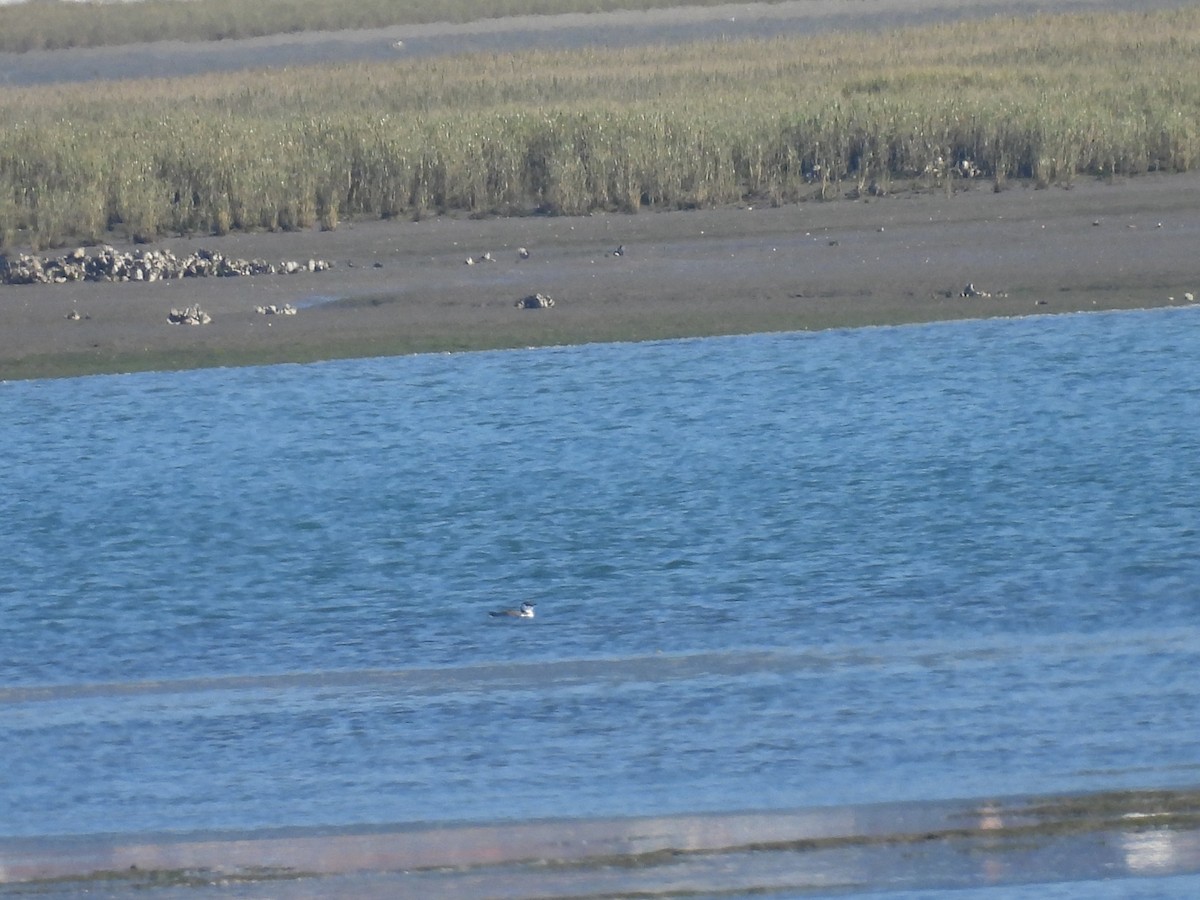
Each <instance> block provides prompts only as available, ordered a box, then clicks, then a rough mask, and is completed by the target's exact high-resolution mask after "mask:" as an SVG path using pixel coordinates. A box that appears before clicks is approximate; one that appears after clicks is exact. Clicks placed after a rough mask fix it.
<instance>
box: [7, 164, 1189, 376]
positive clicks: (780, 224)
mask: <svg viewBox="0 0 1200 900" xmlns="http://www.w3.org/2000/svg"><path fill="white" fill-rule="evenodd" d="M955 186H956V188H957V189H956V191H955V192H954V193H952V194H951V193H947V192H946V191H944V190H940V189H937V190H932V191H927V192H921V191H920V190H916V191H911V190H910V191H904V192H901V193H897V194H895V195H891V196H887V197H882V198H871V199H859V200H850V199H840V200H836V201H827V202H822V201H818V200H812V201H808V202H804V203H800V204H797V205H794V206H788V207H782V208H776V209H769V208H757V207H754V208H752V207H748V206H746V207H738V208H725V209H716V210H696V211H675V212H642V213H638V214H635V215H628V214H603V215H602V214H597V215H591V216H587V217H579V218H567V217H561V218H548V217H535V216H530V217H524V218H514V219H492V220H472V219H466V218H441V219H432V220H427V221H422V222H410V221H390V222H385V221H368V222H351V223H343V224H342V226H341V227H340V228H339V229H338V230H337V231H334V232H326V233H322V232H320V231H317V230H312V231H305V232H293V233H275V234H266V233H264V234H251V235H233V236H226V237H222V238H201V237H196V238H190V239H184V238H179V239H172V240H165V241H162V242H161V243H160V244H156V245H155V246H156V247H166V248H170V249H172V250H174V251H175V252H176V253H186V252H190V251H194V250H196V249H199V248H206V249H210V250H217V251H220V252H222V253H225V254H227V255H234V256H240V257H245V258H255V257H258V258H265V259H268V260H273V261H281V260H290V259H296V260H302V261H307V260H308V259H309V258H321V259H326V260H329V261H330V262H331V263H333V267H332V268H331V269H330V270H329V271H326V272H317V273H311V274H302V275H275V276H254V277H243V278H208V279H184V280H175V281H167V282H156V283H123V284H97V283H86V284H85V283H75V284H64V285H8V286H0V379H19V378H38V377H54V376H69V375H82V374H92V373H109V372H128V371H138V370H167V369H186V368H194V367H203V366H214V365H246V364H257V363H276V362H309V361H314V360H323V359H332V358H345V357H362V356H384V355H396V354H407V353H419V352H442V351H464V350H479V349H489V348H509V347H526V346H542V345H552V344H578V343H586V342H596V341H644V340H657V339H669V338H679V337H690V336H708V335H718V334H734V333H752V332H773V331H793V330H813V329H824V328H839V327H858V326H864V325H888V324H899V323H910V322H927V321H935V320H946V319H962V318H982V317H992V316H1023V315H1035V314H1043V313H1064V312H1075V311H1091V310H1104V309H1130V308H1144V307H1155V306H1165V305H1183V304H1186V303H1188V302H1189V301H1188V300H1187V299H1186V295H1187V294H1189V293H1190V294H1193V295H1196V294H1200V271H1197V268H1196V264H1195V253H1196V247H1197V246H1198V245H1200V174H1184V175H1169V176H1168V175H1150V176H1144V177H1139V178H1132V179H1126V180H1121V181H1118V182H1116V183H1108V182H1102V181H1097V180H1093V179H1083V180H1080V181H1078V182H1077V183H1076V184H1075V185H1074V186H1072V187H1070V188H1069V189H1068V188H1063V187H1050V188H1046V189H1041V190H1039V189H1036V188H1034V187H1033V186H1030V185H1027V184H1018V183H1010V184H1009V185H1008V186H1007V187H1006V189H1005V190H1003V191H1001V192H1000V193H996V192H994V191H993V190H992V185H991V183H990V182H983V181H980V182H969V181H968V182H957V183H956V185H955ZM619 246H623V247H624V248H625V252H624V253H623V254H622V255H620V256H617V255H615V254H614V253H613V251H614V250H616V248H618V247H619ZM520 247H525V248H528V250H529V254H530V255H529V258H528V259H524V260H522V259H519V258H518V254H517V250H518V248H520ZM485 252H490V253H491V254H492V255H493V257H495V261H494V262H480V263H478V264H476V265H466V264H465V260H466V258H467V257H476V258H478V257H480V256H482V254H483V253H485ZM967 284H973V285H974V287H975V289H976V290H977V291H979V292H980V293H984V294H990V295H991V296H968V297H963V296H960V295H961V293H962V292H963V289H964V288H965V287H966V285H967ZM534 293H542V294H546V295H549V296H550V297H552V298H554V300H555V305H554V307H553V308H550V309H535V310H528V309H518V308H516V303H517V301H518V300H520V299H521V298H522V297H524V296H526V295H529V294H534ZM285 303H291V304H293V305H295V306H297V307H298V308H299V313H298V314H297V315H295V316H286V317H285V316H263V315H260V314H258V313H257V312H256V311H255V309H256V307H258V306H260V305H268V304H276V305H282V304H285ZM192 304H199V305H200V306H201V308H202V309H203V310H204V311H206V312H208V313H209V314H210V315H211V316H212V320H213V321H212V323H211V324H210V325H206V326H187V325H173V324H170V323H169V322H168V313H169V312H170V310H171V309H172V308H181V307H184V306H189V305H192ZM73 310H75V311H78V313H79V314H80V318H79V319H78V320H71V319H68V318H67V316H68V314H70V313H71V312H72V311H73Z"/></svg>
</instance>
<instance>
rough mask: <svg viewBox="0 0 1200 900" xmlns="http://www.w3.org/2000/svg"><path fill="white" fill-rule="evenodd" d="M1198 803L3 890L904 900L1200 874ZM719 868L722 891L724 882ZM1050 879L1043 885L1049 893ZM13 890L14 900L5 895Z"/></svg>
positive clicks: (384, 843)
mask: <svg viewBox="0 0 1200 900" xmlns="http://www.w3.org/2000/svg"><path fill="white" fill-rule="evenodd" d="M1197 797H1198V794H1197V790H1196V789H1195V788H1191V787H1176V788H1159V789H1143V790H1136V789H1135V790H1116V791H1108V792H1099V793H1085V794H1065V795H1048V796H1034V795H1028V796H1013V797H993V798H980V799H968V800H929V801H907V802H906V801H900V802H891V803H876V804H857V805H847V806H832V807H817V808H809V809H792V810H758V811H743V812H736V811H731V812H707V813H696V814H670V815H658V816H655V815H648V816H647V815H643V816H631V817H626V818H614V817H599V818H578V819H576V818H571V819H534V820H528V821H511V822H492V823H485V822H479V823H470V822H462V823H460V822H444V823H413V824H407V825H382V824H381V825H364V826H343V827H324V828H321V827H278V828H265V829H257V830H252V831H211V832H195V833H179V834H129V835H91V836H84V835H77V836H62V837H47V838H6V839H0V886H2V885H5V884H9V885H14V886H20V885H27V886H33V885H43V886H49V885H50V884H52V883H58V884H60V885H62V886H63V887H65V888H67V889H68V891H69V890H70V888H71V886H72V885H75V886H79V885H82V884H87V883H95V882H97V881H99V882H103V883H104V884H105V886H106V889H107V890H109V891H114V892H115V893H116V895H119V896H124V895H125V894H126V893H128V894H129V895H136V896H143V895H145V892H146V891H147V890H148V889H149V890H151V891H153V889H154V888H160V889H161V888H167V889H181V888H183V889H185V888H189V887H190V888H199V887H202V886H206V885H211V884H213V883H215V882H221V883H225V884H240V885H241V886H242V887H243V889H251V886H253V885H255V884H257V885H260V886H265V887H269V890H270V891H271V892H272V894H273V895H274V896H310V895H311V892H312V891H313V890H314V888H316V887H317V886H318V885H319V886H320V887H319V891H320V892H321V893H322V895H323V896H362V895H363V892H364V889H368V888H369V890H367V891H366V893H368V894H369V895H371V896H376V895H378V896H386V895H391V896H394V895H396V894H408V893H412V892H416V893H425V894H431V895H432V894H437V895H438V896H464V895H466V894H463V891H468V893H469V888H470V885H472V884H473V883H476V882H479V881H485V882H486V883H487V884H488V885H489V886H490V887H489V890H493V891H499V894H498V895H501V896H510V895H511V896H514V897H515V896H533V895H537V896H541V895H542V894H543V893H546V892H550V893H553V894H554V895H555V896H577V895H580V896H581V895H586V896H598V895H600V894H601V893H603V894H604V895H606V896H607V895H609V894H613V895H615V894H620V893H626V892H630V891H645V890H647V889H651V890H653V889H665V888H667V887H668V886H670V885H676V886H677V884H678V881H679V879H680V878H683V879H684V880H685V881H694V882H695V883H696V884H697V885H701V884H703V885H710V882H711V881H712V879H713V878H714V877H716V878H718V880H719V881H721V882H722V883H725V884H726V886H727V887H729V888H735V889H736V890H738V891H740V892H746V893H752V892H756V891H758V890H762V889H765V888H772V889H775V890H778V889H783V888H788V889H804V890H814V889H822V888H824V889H839V890H845V889H847V888H851V887H853V888H854V889H855V890H856V891H862V890H863V889H864V888H866V887H868V886H873V887H876V888H878V889H883V888H885V887H886V888H890V889H893V890H894V889H896V888H897V885H898V884H902V885H906V886H908V887H910V888H933V887H938V886H941V887H948V886H956V887H968V886H982V885H992V886H995V885H997V884H1020V883H1026V882H1029V881H1031V880H1032V881H1056V880H1067V881H1072V880H1080V881H1082V880H1091V879H1095V878H1097V877H1103V878H1112V877H1121V878H1129V877H1138V876H1143V877H1144V876H1148V875H1154V876H1160V877H1161V876H1164V875H1188V874H1195V873H1197V872H1200V831H1198V830H1197V829H1196V808H1197V806H1196V804H1197ZM714 864H715V865H716V866H717V867H718V868H719V870H720V872H721V873H722V874H721V875H720V876H716V875H715V874H714V870H713V865H714ZM1034 876H1035V877H1034ZM2 890H3V888H2V887H0V891H2Z"/></svg>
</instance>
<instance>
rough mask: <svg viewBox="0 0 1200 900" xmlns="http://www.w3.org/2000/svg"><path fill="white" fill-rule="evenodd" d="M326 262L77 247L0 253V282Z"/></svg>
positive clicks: (227, 273)
mask: <svg viewBox="0 0 1200 900" xmlns="http://www.w3.org/2000/svg"><path fill="white" fill-rule="evenodd" d="M331 266H332V263H330V262H327V261H326V260H323V259H310V260H306V261H304V262H297V261H295V260H289V261H285V262H278V263H272V262H267V261H266V260H265V259H238V258H236V257H229V256H224V255H223V254H221V253H217V252H214V251H211V250H197V251H196V252H195V253H189V254H188V255H187V256H182V257H179V256H176V255H175V254H174V253H172V252H171V251H170V250H116V249H114V248H113V247H108V246H104V247H99V248H97V249H96V250H94V251H88V250H86V249H84V248H83V247H80V248H78V249H76V250H73V251H71V252H70V253H68V254H66V255H65V256H58V257H40V256H30V255H28V254H25V253H20V254H17V255H16V256H4V255H0V284H65V283H66V282H68V281H166V280H168V279H171V278H209V277H216V278H232V277H236V276H242V275H292V274H297V273H301V272H323V271H325V270H326V269H328V268H331Z"/></svg>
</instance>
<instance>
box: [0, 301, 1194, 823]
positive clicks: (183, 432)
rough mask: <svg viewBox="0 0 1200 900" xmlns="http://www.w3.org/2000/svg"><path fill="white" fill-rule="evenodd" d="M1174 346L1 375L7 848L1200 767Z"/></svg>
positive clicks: (839, 347)
mask: <svg viewBox="0 0 1200 900" xmlns="http://www.w3.org/2000/svg"><path fill="white" fill-rule="evenodd" d="M1198 363H1200V310H1197V309H1195V308H1189V309H1182V310H1168V311H1155V312H1145V313H1122V314H1097V315H1087V316H1065V317H1052V318H1031V319H1025V320H1016V321H990V322H969V323H954V324H940V325H929V326H919V327H904V328H882V329H865V330H855V331H841V332H828V333H821V334H813V335H804V334H797V335H779V336H754V337H740V338H728V339H715V340H703V341H680V342H670V343H661V344H649V345H628V346H627V345H609V346H593V347H583V348H571V349H552V350H530V351H519V352H505V353H481V354H470V355H445V356H424V357H413V358H404V359H385V360H368V361H354V362H339V363H329V364H322V365H313V366H283V367H269V368H257V369H238V370H216V371H199V372H188V373H181V374H145V375H133V376H123V377H98V378H85V379H74V380H61V381H43V382H26V383H14V384H5V385H0V421H3V422H4V428H3V429H2V430H0V451H2V453H3V458H4V460H5V465H4V467H3V469H0V547H2V548H3V550H0V553H3V557H4V558H3V565H0V613H2V614H3V620H4V628H3V629H0V711H2V714H3V724H2V725H0V756H2V757H3V758H4V760H5V762H6V774H5V775H4V777H3V778H2V779H0V809H3V810H4V811H5V814H4V819H3V822H2V829H3V835H0V836H10V837H11V836H35V835H56V834H68V833H70V834H77V833H98V832H114V831H116V832H137V831H161V830H181V829H206V828H261V827H272V826H280V825H304V826H311V825H348V824H364V823H385V822H387V823H403V822H428V821H438V820H446V821H450V820H504V819H530V818H537V817H547V816H577V817H587V816H600V815H645V814H660V813H668V812H703V811H725V810H735V809H752V808H759V809H782V808H793V807H801V806H824V805H836V804H845V803H863V802H876V801H894V800H910V799H937V798H949V797H977V796H987V795H991V794H1005V795H1008V794H1014V793H1026V792H1053V791H1089V790H1105V789H1110V788H1120V787H1139V788H1146V787H1170V786H1182V785H1194V784H1197V783H1200V702H1197V701H1198V699H1200V698H1198V696H1197V688H1196V674H1195V673H1196V672H1197V671H1200V623H1198V618H1197V613H1198V611H1200V553H1198V552H1197V545H1198V544H1197V538H1198V536H1200V535H1198V524H1200V502H1198V501H1197V497H1198V496H1200V366H1198V365H1197V364H1198ZM526 599H528V600H531V601H533V602H535V603H536V604H537V618H535V619H533V620H532V621H517V620H511V619H495V618H491V617H489V616H488V612H489V611H491V610H495V609H498V608H503V607H508V606H513V605H515V604H517V603H519V602H521V601H522V600H526Z"/></svg>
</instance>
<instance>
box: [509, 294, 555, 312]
mask: <svg viewBox="0 0 1200 900" xmlns="http://www.w3.org/2000/svg"><path fill="white" fill-rule="evenodd" d="M553 305H554V298H553V297H547V296H546V295H545V294H530V295H529V296H528V297H522V298H521V299H520V300H518V301H517V309H549V308H550V307H551V306H553Z"/></svg>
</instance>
